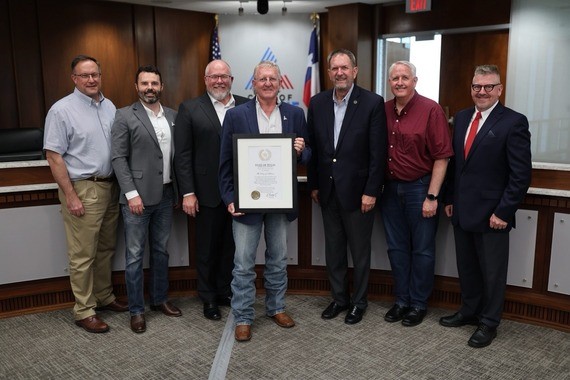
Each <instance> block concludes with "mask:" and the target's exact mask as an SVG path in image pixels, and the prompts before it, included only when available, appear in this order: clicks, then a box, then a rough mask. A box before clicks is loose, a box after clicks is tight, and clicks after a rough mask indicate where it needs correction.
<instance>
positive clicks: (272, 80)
mask: <svg viewBox="0 0 570 380" xmlns="http://www.w3.org/2000/svg"><path fill="white" fill-rule="evenodd" d="M254 80H255V81H256V82H261V83H265V82H269V83H272V84H274V83H277V80H278V79H277V78H273V77H265V78H255V79H254Z"/></svg>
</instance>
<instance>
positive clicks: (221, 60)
mask: <svg viewBox="0 0 570 380" xmlns="http://www.w3.org/2000/svg"><path fill="white" fill-rule="evenodd" d="M219 62H221V63H223V64H224V65H226V66H227V67H228V70H229V72H230V76H231V75H232V68H231V67H230V64H229V63H227V62H226V61H224V60H223V59H215V60H213V61H210V63H208V64H207V65H206V69H205V70H204V75H208V70H209V69H210V67H211V65H212V64H213V63H219Z"/></svg>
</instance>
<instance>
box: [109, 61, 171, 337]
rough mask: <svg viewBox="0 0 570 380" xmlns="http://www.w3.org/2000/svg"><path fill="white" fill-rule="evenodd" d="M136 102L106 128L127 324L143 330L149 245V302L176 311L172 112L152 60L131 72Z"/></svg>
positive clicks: (144, 324)
mask: <svg viewBox="0 0 570 380" xmlns="http://www.w3.org/2000/svg"><path fill="white" fill-rule="evenodd" d="M135 80H136V82H135V88H136V90H137V92H138V95H139V100H140V101H138V102H136V103H134V104H132V105H131V106H128V107H125V108H121V109H120V110H118V111H117V114H116V115H115V121H114V123H113V128H112V130H111V136H112V139H111V151H112V160H113V161H112V163H113V169H114V170H115V175H116V176H117V180H118V182H119V186H120V187H121V195H120V200H119V202H120V204H121V212H122V214H123V221H124V225H125V246H126V255H125V256H126V268H125V279H126V284H127V294H128V297H129V311H130V314H131V329H132V330H133V331H134V332H135V333H142V332H144V331H146V323H145V318H144V311H145V309H144V284H143V283H144V276H143V256H144V248H145V244H146V239H147V235H149V236H148V239H149V245H150V284H149V287H148V288H149V289H150V304H151V306H150V308H151V310H158V311H162V312H163V313H164V314H166V315H167V316H172V317H178V316H180V315H182V313H181V311H180V310H179V309H178V308H177V307H176V306H174V305H173V304H172V303H170V302H169V301H168V252H167V251H166V245H167V243H168V238H169V236H170V228H171V225H172V214H173V208H174V204H175V203H176V199H177V190H176V184H175V177H174V171H173V164H172V156H173V153H174V145H173V141H172V136H173V129H174V119H175V118H176V112H175V111H174V110H172V109H170V108H167V107H162V106H161V104H160V94H161V93H162V89H163V84H162V77H161V75H160V72H159V71H158V69H157V68H156V67H155V66H152V65H149V66H141V67H139V69H138V71H137V74H136V77H135Z"/></svg>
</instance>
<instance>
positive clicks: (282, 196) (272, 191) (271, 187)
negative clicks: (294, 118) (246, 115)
mask: <svg viewBox="0 0 570 380" xmlns="http://www.w3.org/2000/svg"><path fill="white" fill-rule="evenodd" d="M295 137H296V135H295V134H294V133H263V134H249V133H236V134H234V135H233V136H232V139H233V153H234V165H233V171H234V192H235V204H234V205H235V209H236V212H243V213H291V212H296V211H297V208H298V199H297V155H296V152H295V149H294V148H293V142H294V140H295Z"/></svg>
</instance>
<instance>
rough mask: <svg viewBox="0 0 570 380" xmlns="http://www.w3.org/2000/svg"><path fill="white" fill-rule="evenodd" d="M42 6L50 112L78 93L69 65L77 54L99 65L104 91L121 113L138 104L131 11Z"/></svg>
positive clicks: (102, 5)
mask: <svg viewBox="0 0 570 380" xmlns="http://www.w3.org/2000/svg"><path fill="white" fill-rule="evenodd" d="M37 4H38V19H39V26H40V27H39V30H40V44H41V49H42V61H43V76H44V84H45V89H46V90H45V93H46V96H45V106H46V109H49V108H50V107H51V105H52V104H53V103H54V102H56V101H57V100H59V99H60V98H62V97H63V96H65V95H67V94H69V93H71V92H72V91H73V82H72V80H71V78H70V73H71V68H70V64H71V61H72V59H73V58H74V57H75V56H77V55H78V54H86V55H90V56H93V57H95V58H96V59H97V60H99V62H100V64H101V70H102V73H103V77H102V91H103V93H104V94H105V96H106V97H108V98H109V99H111V100H112V101H113V103H115V105H116V106H117V107H118V108H119V107H124V106H126V105H129V104H131V103H132V102H133V101H134V100H136V98H137V97H136V92H135V91H134V90H133V87H134V86H133V79H132V78H133V77H134V75H135V72H136V69H137V64H136V55H135V50H134V35H133V34H134V33H133V30H134V28H133V17H132V6H131V5H127V4H121V3H114V2H112V3H111V2H100V1H72V0H58V1H53V0H52V1H39V2H38V3H37Z"/></svg>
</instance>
